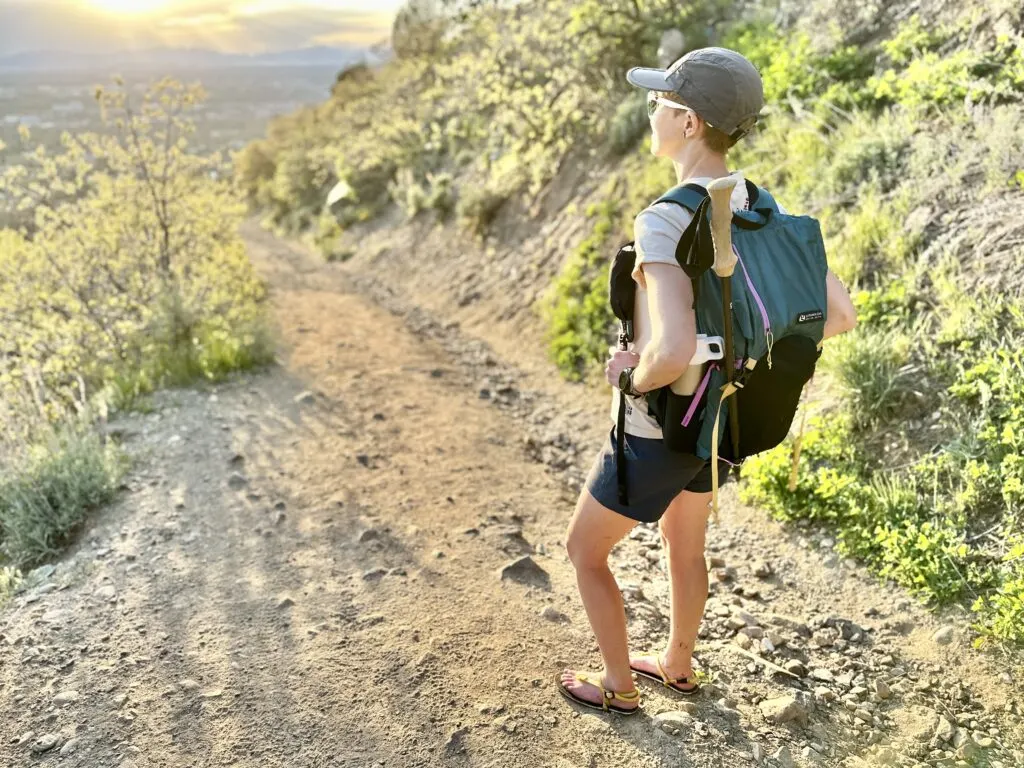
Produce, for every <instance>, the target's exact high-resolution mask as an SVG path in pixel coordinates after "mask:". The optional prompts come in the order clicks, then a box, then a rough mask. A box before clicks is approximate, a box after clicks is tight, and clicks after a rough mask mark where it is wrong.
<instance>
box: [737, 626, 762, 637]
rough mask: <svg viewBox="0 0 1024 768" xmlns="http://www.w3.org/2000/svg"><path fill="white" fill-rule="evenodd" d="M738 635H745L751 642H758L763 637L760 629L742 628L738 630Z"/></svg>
mask: <svg viewBox="0 0 1024 768" xmlns="http://www.w3.org/2000/svg"><path fill="white" fill-rule="evenodd" d="M740 634H743V635H746V636H747V637H749V638H750V639H751V640H760V639H761V638H763V637H764V630H763V629H761V628H760V627H744V628H743V629H741V630H740Z"/></svg>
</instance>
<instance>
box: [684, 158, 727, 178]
mask: <svg viewBox="0 0 1024 768" xmlns="http://www.w3.org/2000/svg"><path fill="white" fill-rule="evenodd" d="M675 166H676V183H678V184H682V183H683V182H684V181H686V180H687V179H693V178H701V177H708V178H711V179H717V178H719V177H720V176H728V175H729V166H727V165H726V164H725V156H724V155H705V156H703V157H700V158H697V159H696V160H695V161H694V162H692V163H686V164H684V163H681V162H679V161H678V160H676V161H675Z"/></svg>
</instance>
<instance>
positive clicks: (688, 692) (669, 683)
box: [629, 654, 700, 696]
mask: <svg viewBox="0 0 1024 768" xmlns="http://www.w3.org/2000/svg"><path fill="white" fill-rule="evenodd" d="M654 663H655V664H657V665H658V672H659V674H660V677H659V676H657V675H654V674H652V673H650V672H647V671H646V670H643V669H637V668H636V667H634V666H633V665H632V664H630V665H629V668H630V669H631V670H633V672H634V673H635V674H638V675H640V676H641V677H646V678H647V679H648V680H653V681H654V682H656V683H661V684H662V685H664V686H665V687H666V688H671V689H672V690H673V691H675V692H676V693H681V694H682V695H683V696H694V695H696V694H697V693H698V692H699V691H700V684H699V683H698V682H697V681H696V680H694V679H693V678H694V677H695V676H694V675H690V677H676V678H672V677H669V676H668V675H667V674H666V673H665V668H664V667H663V666H661V654H655V656H654ZM680 685H691V686H693V687H692V688H680V687H679V686H680Z"/></svg>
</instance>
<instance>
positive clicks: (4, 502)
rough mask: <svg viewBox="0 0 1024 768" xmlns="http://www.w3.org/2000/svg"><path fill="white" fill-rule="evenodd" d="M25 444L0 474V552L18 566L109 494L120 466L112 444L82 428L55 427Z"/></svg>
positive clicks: (52, 544)
mask: <svg viewBox="0 0 1024 768" xmlns="http://www.w3.org/2000/svg"><path fill="white" fill-rule="evenodd" d="M28 449H29V450H28V452H27V454H26V455H23V457H22V458H21V459H17V460H15V461H14V462H12V463H10V464H8V466H6V467H4V470H3V473H2V474H0V553H2V554H3V557H4V558H5V559H6V560H8V561H9V562H11V563H13V564H14V565H15V566H18V567H24V566H28V565H31V564H33V563H37V562H38V561H40V560H41V559H43V558H45V557H49V556H51V555H53V554H55V553H56V552H57V551H58V550H59V547H60V546H61V544H62V543H63V542H64V541H65V540H66V539H67V537H68V536H69V535H70V534H71V533H72V532H73V531H74V529H75V528H76V527H77V526H78V524H79V523H80V522H81V521H82V519H83V518H84V517H85V515H86V513H88V512H89V511H90V510H91V509H94V508H96V507H98V506H100V505H102V504H105V503H106V502H108V501H110V499H111V498H113V495H114V489H115V488H116V486H117V482H118V478H119V477H120V474H121V472H122V471H123V459H122V458H121V456H120V454H119V452H118V451H117V449H116V448H114V447H113V446H112V445H109V444H107V445H104V444H103V442H102V440H101V439H100V437H99V436H98V435H96V434H95V433H94V432H91V431H88V430H83V429H79V428H68V429H65V430H62V431H56V432H53V433H52V434H51V435H50V436H49V438H48V439H46V440H44V441H41V442H39V443H36V444H34V445H31V446H28Z"/></svg>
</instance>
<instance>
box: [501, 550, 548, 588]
mask: <svg viewBox="0 0 1024 768" xmlns="http://www.w3.org/2000/svg"><path fill="white" fill-rule="evenodd" d="M498 576H499V577H500V578H501V580H502V581H505V580H508V581H514V582H517V583H519V584H525V585H526V586H530V587H538V588H541V589H550V588H551V578H550V577H549V576H548V574H547V571H545V570H544V569H543V568H541V567H540V566H539V565H537V563H536V562H534V560H533V558H532V557H530V556H529V555H525V556H524V557H520V558H519V559H518V560H513V561H512V562H511V563H509V564H508V565H506V566H505V567H504V568H502V569H501V570H500V571H499V573H498Z"/></svg>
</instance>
